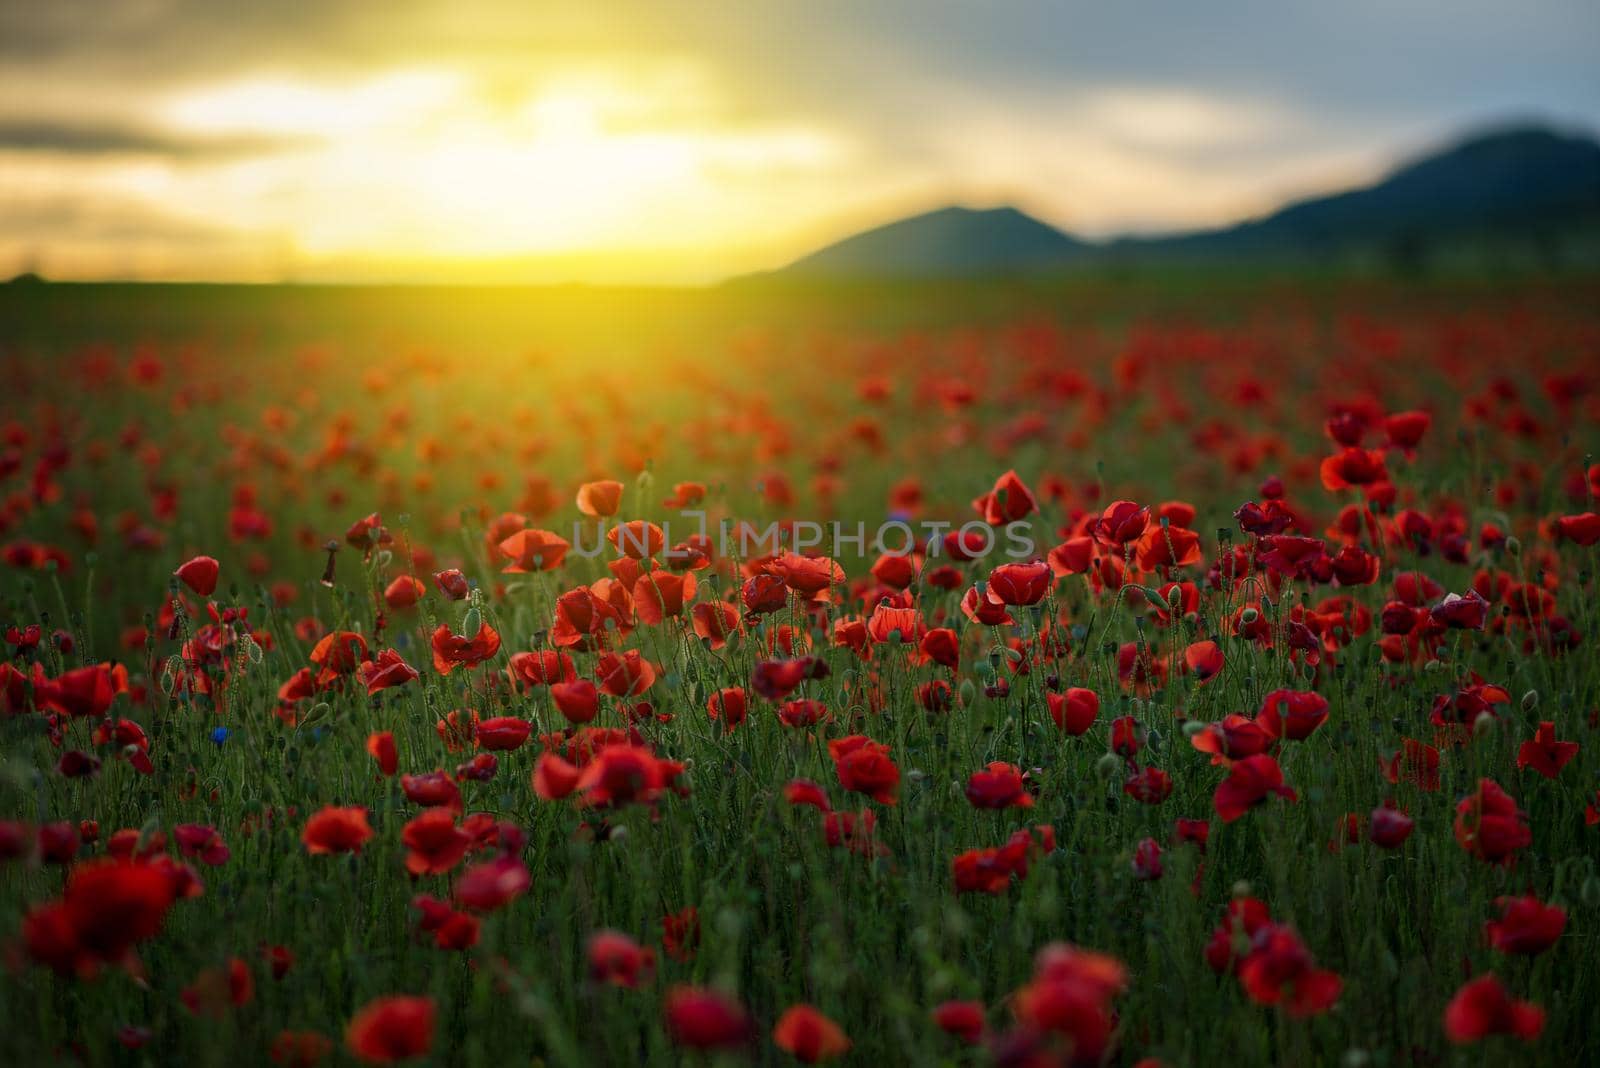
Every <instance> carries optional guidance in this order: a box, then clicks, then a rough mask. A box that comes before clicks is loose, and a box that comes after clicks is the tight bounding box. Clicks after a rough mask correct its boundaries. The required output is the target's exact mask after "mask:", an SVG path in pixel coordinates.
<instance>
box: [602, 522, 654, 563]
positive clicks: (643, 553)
mask: <svg viewBox="0 0 1600 1068" xmlns="http://www.w3.org/2000/svg"><path fill="white" fill-rule="evenodd" d="M606 540H607V541H608V542H610V543H611V547H612V548H613V549H615V550H616V551H617V552H618V553H620V554H621V555H622V556H624V557H627V558H629V559H632V560H649V559H650V558H651V557H653V556H655V555H657V554H658V553H660V552H661V550H662V549H664V548H666V545H667V539H666V535H665V534H664V533H663V532H662V530H661V528H660V527H658V526H656V525H655V524H654V523H650V522H646V521H645V520H643V519H635V520H633V521H632V522H629V523H619V524H618V525H616V526H614V527H612V528H611V530H610V531H609V532H607V534H606Z"/></svg>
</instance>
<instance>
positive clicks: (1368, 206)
mask: <svg viewBox="0 0 1600 1068" xmlns="http://www.w3.org/2000/svg"><path fill="white" fill-rule="evenodd" d="M1580 233H1581V234H1584V235H1587V239H1588V241H1589V244H1590V247H1594V246H1595V244H1596V242H1595V239H1594V235H1596V234H1597V233H1600V143H1597V142H1596V141H1594V140H1593V139H1592V138H1589V137H1584V136H1578V135H1574V134H1566V133H1560V132H1557V131H1555V130H1552V129H1549V128H1547V127H1543V126H1534V125H1519V126H1510V127H1502V128H1499V129H1496V130H1491V131H1487V132H1484V133H1480V134H1478V135H1476V136H1473V137H1470V138H1467V139H1466V140H1463V141H1460V142H1458V143H1457V144H1455V145H1453V146H1452V147H1450V148H1447V149H1445V150H1444V151H1442V152H1438V153H1436V154H1433V155H1430V156H1426V157H1424V158H1422V159H1418V160H1415V161H1413V162H1411V163H1408V164H1405V165H1403V166H1401V167H1399V168H1398V169H1397V170H1395V171H1393V172H1392V173H1390V174H1389V175H1388V176H1387V177H1385V178H1384V179H1382V180H1381V181H1379V182H1377V183H1376V184H1374V185H1371V186H1368V187H1366V188H1362V189H1354V190H1350V191H1348V192H1343V193H1336V194H1333V195H1331V196H1322V197H1315V198H1311V199H1307V200H1301V201H1297V202H1294V203H1291V204H1289V205H1287V206H1285V207H1283V208H1281V209H1279V210H1278V211H1276V212H1273V213H1272V214H1270V215H1267V216H1265V217H1263V218H1260V219H1253V220H1248V221H1244V222H1240V223H1238V224H1235V225H1233V226H1228V227H1223V228H1220V229H1214V230H1201V231H1194V232H1189V233H1178V234H1169V235H1158V236H1151V237H1124V238H1114V239H1112V240H1109V241H1106V242H1101V243H1090V242H1086V241H1083V240H1080V239H1078V238H1076V237H1073V236H1072V235H1070V234H1066V233H1062V232H1061V231H1059V230H1057V229H1055V228H1054V227H1051V226H1049V225H1048V224H1046V223H1043V222H1040V221H1039V220H1038V219H1034V218H1032V217H1030V216H1028V215H1024V214H1023V213H1022V212H1019V211H1017V210H1016V209H1014V208H998V209H994V210H990V211H973V210H969V209H965V208H946V209H944V210H942V211H935V212H930V213H928V214H926V215H918V216H915V217H913V218H909V219H902V220H900V221H898V222H893V223H890V224H888V225H886V226H880V227H878V228H876V229H873V230H868V231H866V232H865V233H861V234H857V235H855V236H854V237H849V238H846V239H845V240H843V241H840V242H838V243H836V244H833V245H829V246H828V247H826V248H824V249H821V250H820V251H817V252H814V253H812V254H811V255H809V256H806V257H804V258H802V259H800V260H798V261H796V262H795V263H793V264H791V265H790V266H789V267H787V268H785V269H784V270H783V271H781V272H779V273H780V274H784V275H798V276H805V277H817V276H826V277H863V276H878V277H914V276H920V277H938V276H950V277H954V276H970V275H980V274H999V273H1021V272H1030V271H1039V270H1049V269H1057V268H1063V267H1069V266H1074V265H1081V264H1095V263H1117V264H1128V263H1139V262H1145V261H1153V262H1166V261H1173V260H1214V261H1229V260H1240V261H1249V260H1306V259H1314V260H1319V261H1320V260H1324V259H1327V258H1329V257H1333V258H1338V257H1343V256H1351V255H1368V256H1379V257H1383V258H1386V259H1390V260H1394V261H1396V262H1405V261H1412V260H1418V259H1421V258H1426V257H1427V256H1428V255H1430V254H1432V253H1434V252H1437V251H1440V250H1445V249H1450V248H1455V247H1459V246H1462V245H1466V244H1474V245H1478V246H1482V245H1485V244H1487V245H1491V246H1492V245H1505V244H1514V245H1517V246H1519V247H1543V248H1547V249H1548V248H1554V247H1559V246H1561V245H1562V244H1563V243H1570V242H1571V240H1572V239H1573V235H1574V234H1580Z"/></svg>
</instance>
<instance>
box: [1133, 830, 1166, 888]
mask: <svg viewBox="0 0 1600 1068" xmlns="http://www.w3.org/2000/svg"><path fill="white" fill-rule="evenodd" d="M1161 875H1162V867H1161V843H1160V842H1157V841H1156V840H1155V839H1154V838H1143V839H1140V841H1139V844H1138V845H1136V846H1134V848H1133V877H1134V878H1135V879H1138V880H1139V881H1140V882H1153V881H1155V880H1156V879H1159V878H1161Z"/></svg>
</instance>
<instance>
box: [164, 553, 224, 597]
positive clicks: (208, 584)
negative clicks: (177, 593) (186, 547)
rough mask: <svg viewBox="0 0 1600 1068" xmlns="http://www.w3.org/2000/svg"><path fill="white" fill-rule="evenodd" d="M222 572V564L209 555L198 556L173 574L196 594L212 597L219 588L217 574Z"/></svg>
mask: <svg viewBox="0 0 1600 1068" xmlns="http://www.w3.org/2000/svg"><path fill="white" fill-rule="evenodd" d="M221 572H222V566H221V565H220V564H218V563H217V562H216V560H214V559H212V558H211V557H209V556H197V557H195V558H194V559H193V560H190V561H188V562H187V563H185V564H183V565H182V566H181V567H179V568H178V570H176V571H174V572H173V575H174V576H176V577H177V579H178V581H179V582H181V583H183V584H184V585H185V586H187V587H189V588H190V589H191V590H193V591H194V592H195V594H196V595H198V596H200V597H210V596H211V594H212V593H213V592H214V591H215V590H216V588H217V576H218V575H219V574H221Z"/></svg>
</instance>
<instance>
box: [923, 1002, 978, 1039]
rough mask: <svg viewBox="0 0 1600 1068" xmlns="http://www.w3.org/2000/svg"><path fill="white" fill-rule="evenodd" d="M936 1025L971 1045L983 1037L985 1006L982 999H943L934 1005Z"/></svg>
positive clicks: (933, 1013) (933, 1014)
mask: <svg viewBox="0 0 1600 1068" xmlns="http://www.w3.org/2000/svg"><path fill="white" fill-rule="evenodd" d="M931 1015H932V1016H933V1022H934V1026H936V1027H938V1028H939V1030H941V1031H943V1032H944V1033H945V1034H947V1035H954V1036H955V1037H956V1038H959V1039H960V1040H961V1041H963V1042H965V1043H966V1044H967V1045H969V1046H974V1045H977V1043H978V1041H979V1039H981V1038H982V1037H983V1027H984V1022H983V1017H984V1008H983V1002H981V1001H943V1002H940V1003H939V1004H938V1005H936V1006H934V1009H933V1012H932V1014H931Z"/></svg>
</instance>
